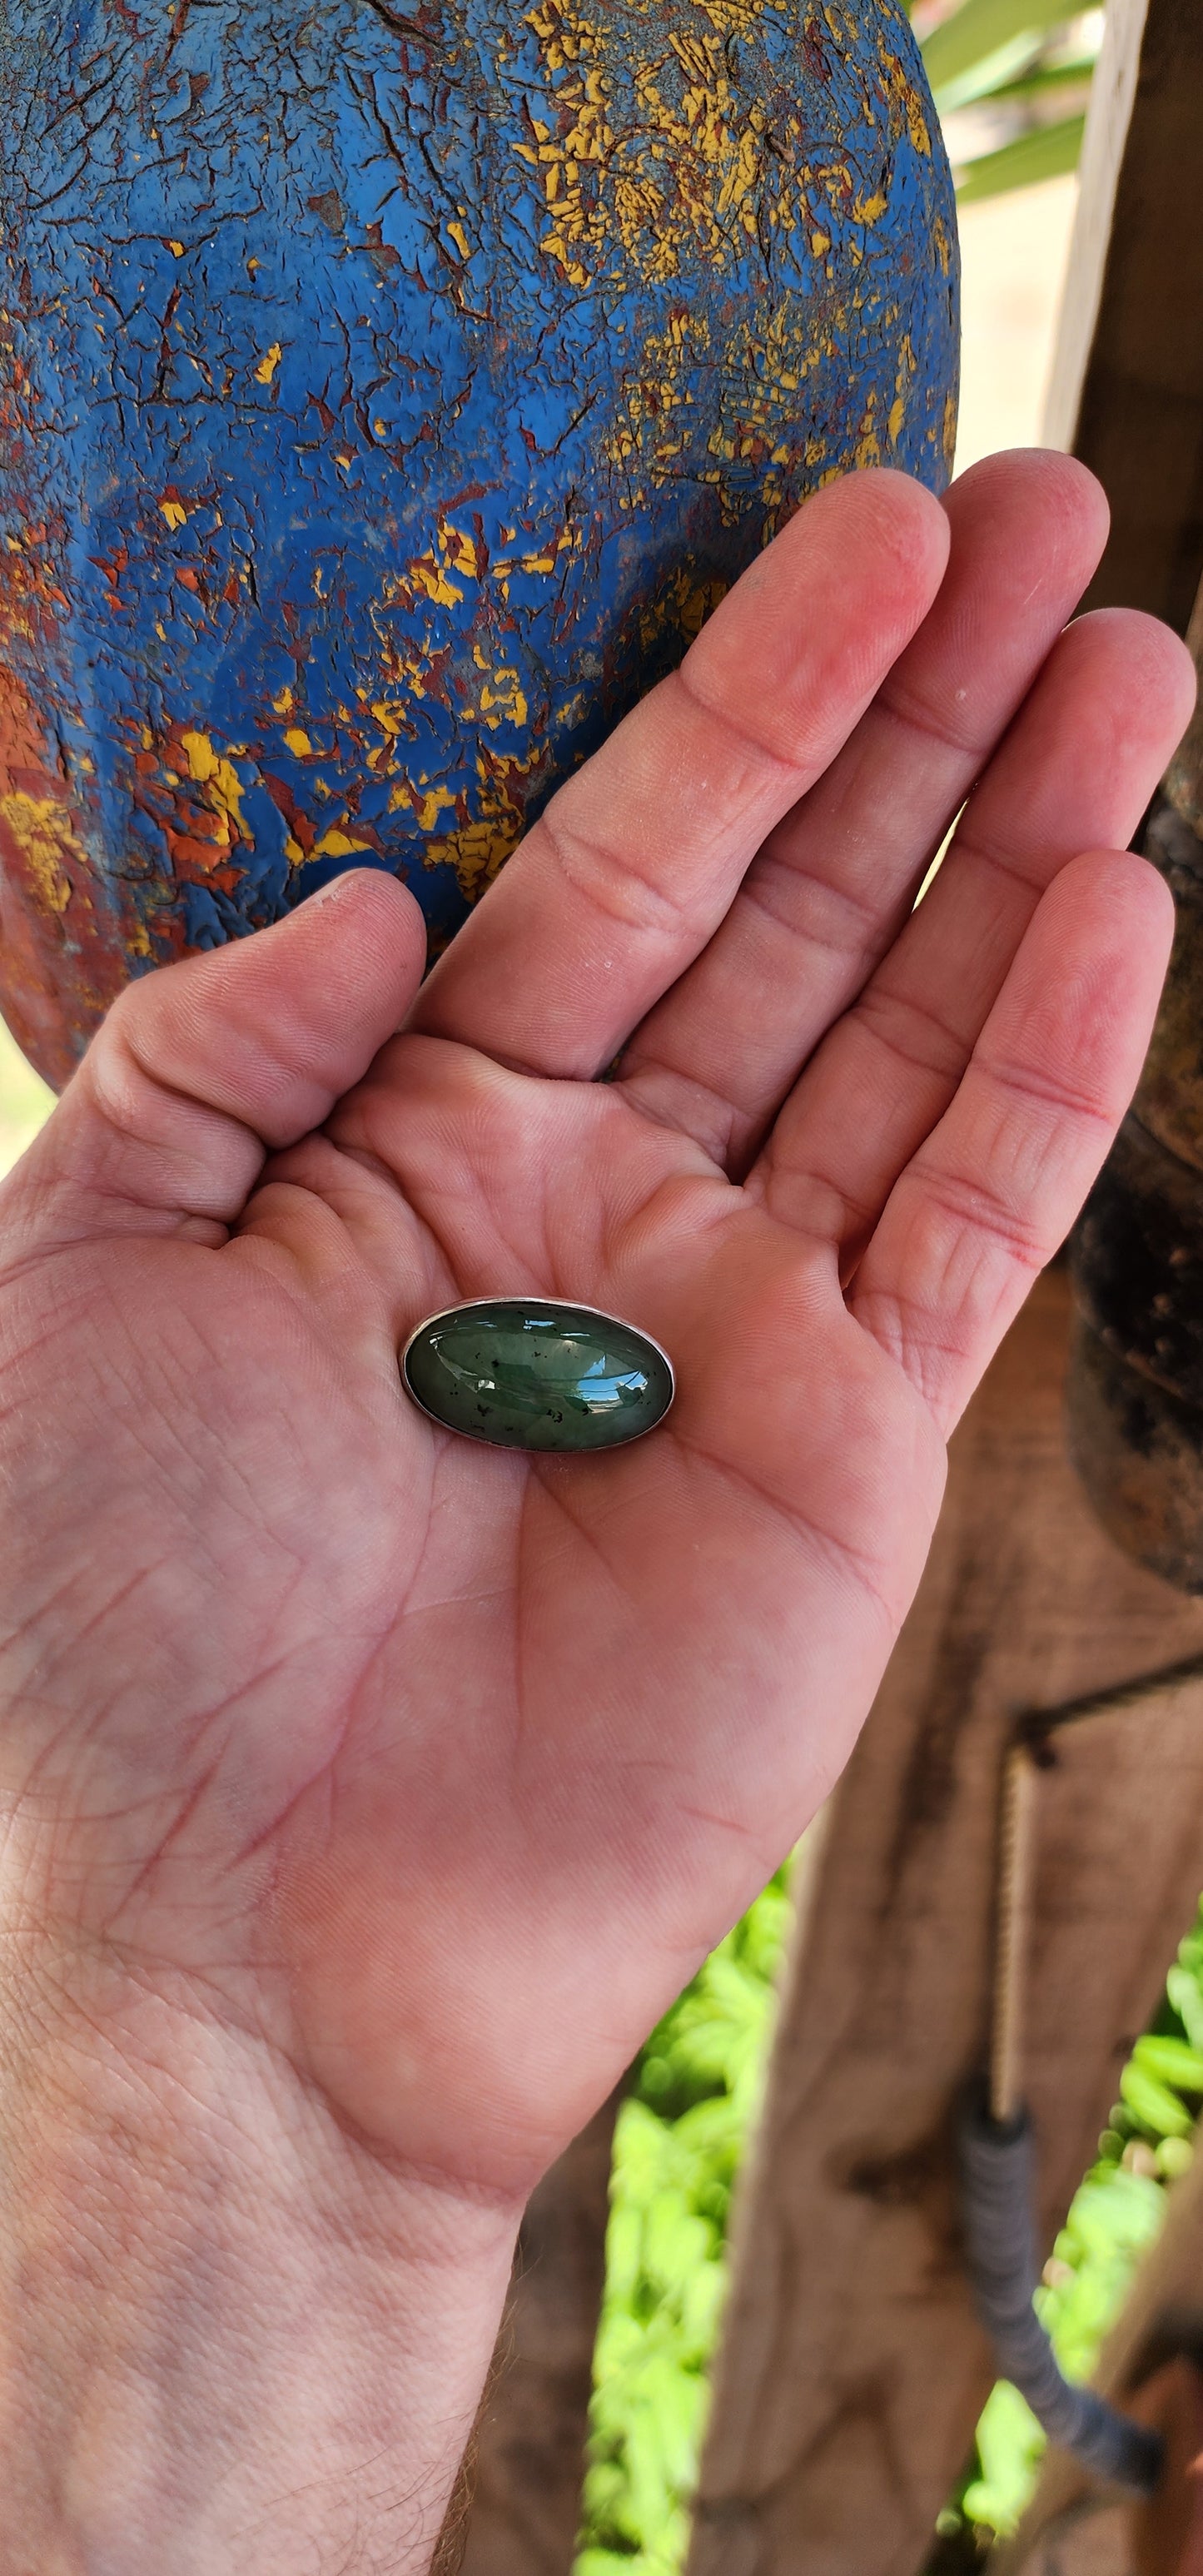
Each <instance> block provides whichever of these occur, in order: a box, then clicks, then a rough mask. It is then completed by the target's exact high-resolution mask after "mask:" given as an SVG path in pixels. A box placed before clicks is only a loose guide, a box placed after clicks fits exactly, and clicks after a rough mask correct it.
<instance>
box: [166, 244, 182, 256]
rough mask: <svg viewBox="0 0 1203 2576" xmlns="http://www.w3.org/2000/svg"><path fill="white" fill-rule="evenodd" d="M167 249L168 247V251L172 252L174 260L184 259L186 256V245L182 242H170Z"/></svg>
mask: <svg viewBox="0 0 1203 2576" xmlns="http://www.w3.org/2000/svg"><path fill="white" fill-rule="evenodd" d="M167 247H168V250H169V251H170V253H171V256H172V258H173V259H182V258H183V256H184V245H183V243H182V242H177V241H169V242H168V244H167Z"/></svg>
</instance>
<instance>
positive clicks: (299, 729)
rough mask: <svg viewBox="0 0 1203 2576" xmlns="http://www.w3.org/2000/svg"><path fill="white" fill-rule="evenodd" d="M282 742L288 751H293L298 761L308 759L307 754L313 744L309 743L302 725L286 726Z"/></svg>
mask: <svg viewBox="0 0 1203 2576" xmlns="http://www.w3.org/2000/svg"><path fill="white" fill-rule="evenodd" d="M284 740H285V742H286V743H287V745H288V748H289V750H290V751H295V753H296V756H297V759H298V760H307V759H308V757H309V754H310V752H311V751H312V749H313V744H312V743H311V741H310V739H309V736H308V734H307V733H306V731H305V728H304V726H303V725H288V726H286V728H285V733H284Z"/></svg>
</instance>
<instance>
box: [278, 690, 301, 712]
mask: <svg viewBox="0 0 1203 2576" xmlns="http://www.w3.org/2000/svg"><path fill="white" fill-rule="evenodd" d="M272 705H273V707H274V708H275V710H276V714H277V715H278V716H290V715H291V714H292V711H293V708H294V707H295V705H296V697H295V695H294V693H293V691H292V690H291V689H281V691H280V694H279V697H278V698H273V699H272Z"/></svg>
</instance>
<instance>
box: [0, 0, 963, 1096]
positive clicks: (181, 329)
mask: <svg viewBox="0 0 1203 2576" xmlns="http://www.w3.org/2000/svg"><path fill="white" fill-rule="evenodd" d="M0 258H2V262H3V265H2V267H0V305H2V307H3V314H2V319H0V932H2V936H0V954H2V962H0V1004H2V1007H3V1009H4V1012H5V1016H6V1017H7V1018H8V1020H9V1022H10V1025H11V1026H12V1028H13V1029H14V1030H15V1032H16V1034H17V1036H18V1038H19V1039H20V1041H21V1043H22V1044H23V1045H24V1046H25V1047H26V1049H27V1051H28V1052H29V1053H30V1054H31V1055H32V1056H33V1058H34V1060H35V1062H36V1063H37V1064H38V1065H39V1066H40V1067H41V1068H42V1070H43V1071H44V1072H46V1073H47V1074H48V1075H49V1076H50V1077H51V1079H53V1080H62V1079H63V1077H64V1076H65V1075H66V1074H67V1073H68V1072H69V1070H70V1068H71V1066H72V1064H73V1062H74V1061H75V1059H76V1057H77V1055H78V1053H79V1051H80V1049H81V1048H82V1046H83V1045H84V1044H85V1042H86V1040H87V1037H88V1035H89V1033H90V1031H91V1030H92V1028H93V1027H94V1026H95V1024H96V1020H97V1017H98V1015H99V1013H100V1011H101V1010H102V1009H103V1008H104V1006H105V1005H106V1003H107V1002H108V1001H109V1000H110V998H111V997H112V995H113V993H114V992H115V991H116V990H117V989H118V987H119V986H120V984H121V983H122V982H123V981H124V980H125V979H126V977H127V976H129V975H137V974H142V973H145V972H146V971H147V970H148V969H149V968H150V967H153V966H154V965H156V964H157V963H159V962H160V961H164V960H166V959H168V958H170V957H172V956H175V955H178V954H180V953H181V951H183V950H185V949H188V948H195V947H197V946H202V947H203V946H211V945H213V944H214V942H217V941H222V940H225V939H228V938H233V937H237V936H239V935H240V934H241V933H243V932H244V931H247V930H250V929H253V928H255V927H256V926H257V925H259V924H261V923H263V922H267V921H270V920H272V919H274V918H275V917H276V916H277V915H279V914H280V913H281V912H282V911H285V910H286V909H287V908H288V907H289V906H290V905H291V904H293V903H294V902H296V901H297V900H299V899H300V898H301V897H302V896H304V895H305V894H306V893H307V892H309V891H310V890H311V889H312V888H313V887H314V886H316V885H318V884H320V883H321V881H322V879H323V877H326V876H329V875H330V874H332V873H333V872H334V871H336V870H337V869H339V868H342V867H345V866H347V865H348V864H351V863H358V864H364V863H367V864H370V865H376V866H380V867H385V868H389V869H392V870H394V871H396V872H397V873H399V874H402V875H404V876H405V877H406V878H407V879H408V881H409V883H410V884H411V885H412V887H413V890H414V892H415V894H416V895H417V896H418V898H419V900H420V902H421V903H422V906H423V909H424V911H425V912H426V914H427V917H428V920H429V923H430V929H431V935H432V939H433V941H434V943H435V944H436V945H437V944H438V942H439V941H441V940H443V939H445V938H446V937H447V936H449V934H450V933H451V932H452V931H453V930H454V929H455V927H456V925H457V923H458V922H459V921H460V920H461V919H462V918H463V914H464V909H465V906H466V905H467V904H468V903H469V902H471V901H472V900H473V899H474V897H475V895H476V894H477V893H479V891H480V889H481V888H482V886H484V885H485V884H487V883H488V881H489V878H490V876H491V875H492V874H493V872H494V871H495V869H496V868H497V867H498V866H499V865H500V864H501V862H502V861H503V860H504V859H505V857H506V855H507V853H508V852H509V851H510V850H511V849H512V848H513V846H514V843H515V842H516V841H517V840H518V838H519V837H520V835H521V833H522V831H523V829H524V827H525V825H526V823H527V822H528V821H529V820H531V819H532V818H533V816H534V815H535V814H536V813H537V812H538V811H539V809H540V806H541V805H542V804H543V803H544V802H545V800H546V798H547V797H548V795H549V794H550V793H551V791H552V789H553V788H554V786H555V785H556V783H557V780H559V779H560V778H562V777H564V776H565V775H566V774H567V773H568V772H569V771H570V770H571V769H572V768H573V766H574V765H575V764H576V763H577V762H578V761H580V760H581V759H582V758H583V757H584V756H585V755H586V754H587V753H588V752H589V751H591V750H592V749H593V747H594V746H595V744H596V743H597V742H598V741H599V740H600V739H601V737H602V735H603V734H604V732H605V731H606V730H607V729H608V728H609V726H611V725H612V724H613V723H614V722H615V721H616V719H617V718H618V717H619V716H620V715H621V714H622V713H623V712H624V710H625V709H626V708H627V707H628V706H629V705H630V704H631V703H632V701H633V700H634V699H635V698H636V697H637V696H638V695H639V694H640V692H641V691H642V690H643V689H645V688H646V687H647V686H648V685H649V683H650V682H651V681H653V680H654V679H655V678H656V677H657V676H658V675H659V674H660V672H662V671H663V670H665V669H667V668H668V667H670V666H671V665H672V664H673V663H674V662H675V661H676V660H677V659H679V657H680V654H681V652H682V650H683V649H684V646H685V645H686V644H687V643H688V641H689V638H690V636H691V635H692V634H693V633H694V632H696V629H697V627H698V625H699V623H700V622H701V620H702V618H703V617H704V616H705V615H706V613H707V611H708V610H709V609H710V608H711V607H712V606H713V604H714V602H715V600H716V599H717V598H718V597H719V596H720V595H721V593H722V591H723V589H724V588H725V586H726V585H727V584H728V583H729V582H730V581H731V580H732V579H733V578H734V577H735V575H736V574H738V573H739V571H740V570H741V569H742V568H743V566H744V565H745V564H746V563H748V562H749V561H750V560H751V559H752V558H753V557H754V556H755V554H756V552H757V551H758V549H759V548H760V547H761V546H762V545H763V544H764V543H765V541H766V539H767V538H768V537H769V536H771V534H772V533H773V531H774V529H775V528H776V527H777V526H778V525H779V524H780V522H781V520H782V518H783V517H784V516H785V515H786V514H787V513H788V512H789V511H790V510H792V509H793V508H794V507H795V506H796V505H797V503H798V501H799V500H800V499H801V498H802V497H803V496H804V495H805V494H806V493H807V492H809V491H812V490H813V489H814V488H815V487H816V485H818V484H819V483H821V482H822V481H824V480H825V479H826V478H828V477H829V476H830V475H831V474H833V473H834V472H838V471H839V470H841V469H842V468H845V467H848V466H852V465H857V464H859V465H864V464H869V463H878V462H880V463H883V464H895V465H898V466H901V467H902V468H903V469H904V470H905V471H906V472H908V473H912V474H915V475H918V476H920V477H921V478H922V479H923V480H925V481H926V482H928V483H930V484H932V485H933V486H935V487H936V488H939V487H940V486H941V485H942V484H943V482H944V481H945V480H946V477H947V473H948V469H949V464H950V461H951V436H952V431H953V428H954V425H955V388H956V371H957V294H956V239H955V221H954V215H953V204H952V192H951V182H950V179H949V173H948V167H947V162H946V160H945V157H944V153H943V147H942V145H941V142H940V137H939V131H938V127H937V125H936V122H935V118H934V115H933V112H932V109H931V103H930V98H929V95H928V92H927V87H926V83H925V80H924V76H923V70H922V66H921V63H920V60H919V56H918V53H917V50H916V48H915V44H914V40H913V38H912V35H911V32H910V28H909V26H908V25H907V22H906V16H905V12H904V10H903V8H902V7H901V6H900V5H899V0H873V5H872V7H871V8H865V7H862V6H860V5H856V6H852V5H849V0H828V5H826V6H824V7H822V8H820V7H817V6H815V5H813V0H604V5H596V4H595V0H530V5H522V0H519V5H518V6H516V7H515V6H513V5H511V4H510V0H414V5H412V6H409V5H395V0H327V5H324V6H323V7H322V8H321V9H318V10H313V9H311V8H309V7H308V6H305V7H300V6H298V5H297V0H204V5H198V0H191V5H190V0H176V5H174V6H167V7H156V8H154V9H150V8H147V7H145V6H144V5H143V0H132V5H131V0H4V7H3V12H2V13H0Z"/></svg>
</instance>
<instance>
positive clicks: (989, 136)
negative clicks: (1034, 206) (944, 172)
mask: <svg viewBox="0 0 1203 2576" xmlns="http://www.w3.org/2000/svg"><path fill="white" fill-rule="evenodd" d="M913 16H914V21H915V29H916V33H917V35H918V37H919V42H920V48H921V51H922V54H923V60H924V64H925V67H926V70H927V76H928V79H929V81H930V82H931V86H932V94H933V97H934V99H935V103H936V108H937V112H938V114H939V116H940V118H941V122H942V124H943V126H944V131H945V138H946V141H947V143H948V148H949V153H950V156H951V159H952V162H953V166H954V169H955V171H956V175H957V189H958V194H959V196H960V199H961V202H962V204H965V205H968V204H972V203H973V202H974V201H975V200H976V199H979V198H982V197H993V196H998V195H1000V194H1001V193H1002V191H1003V190H1005V189H1010V188H1024V187H1030V186H1032V185H1034V184H1035V183H1036V182H1037V181H1039V180H1042V179H1052V178H1057V177H1059V176H1060V175H1061V174H1062V173H1063V172H1066V171H1069V170H1073V169H1076V167H1077V162H1078V154H1079V151H1080V149H1081V142H1082V131H1083V126H1084V122H1085V114H1086V102H1087V98H1088V95H1089V90H1090V80H1091V74H1092V72H1093V69H1094V65H1095V62H1096V60H1097V57H1098V51H1099V44H1100V41H1101V36H1102V22H1103V12H1102V10H1101V9H1100V8H1095V9H1089V10H1084V11H1083V10H1078V11H1074V10H1072V9H1067V8H1066V6H1065V0H957V5H955V6H953V7H952V8H949V7H948V6H947V5H945V0H916V5H915V7H914V10H913Z"/></svg>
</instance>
